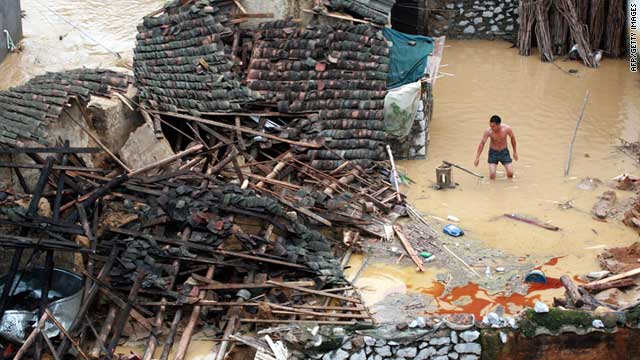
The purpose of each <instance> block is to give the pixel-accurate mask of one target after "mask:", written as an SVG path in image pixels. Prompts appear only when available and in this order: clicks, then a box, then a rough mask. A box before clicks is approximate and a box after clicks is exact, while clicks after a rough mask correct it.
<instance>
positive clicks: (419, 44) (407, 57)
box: [384, 28, 433, 89]
mask: <svg viewBox="0 0 640 360" xmlns="http://www.w3.org/2000/svg"><path fill="white" fill-rule="evenodd" d="M384 37H385V38H386V39H387V41H391V42H392V43H393V46H392V47H391V50H390V52H389V75H388V76H387V88H389V89H392V88H395V87H398V86H401V85H405V84H409V83H412V82H416V81H418V80H419V79H420V78H421V77H423V76H424V70H425V68H426V67H427V60H428V58H429V55H431V53H432V52H433V38H430V37H428V36H421V35H409V34H405V33H401V32H399V31H396V30H393V29H390V28H385V29H384Z"/></svg>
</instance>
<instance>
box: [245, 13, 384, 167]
mask: <svg viewBox="0 0 640 360" xmlns="http://www.w3.org/2000/svg"><path fill="white" fill-rule="evenodd" d="M388 64H389V48H388V46H387V43H386V41H385V39H384V37H383V35H382V33H381V31H380V30H379V29H377V28H375V27H373V26H370V25H367V24H358V25H351V24H348V23H338V24H336V25H333V26H330V25H319V26H308V27H307V28H306V29H300V28H299V24H298V23H296V22H295V21H292V20H290V19H287V20H279V21H272V22H266V23H262V24H260V26H259V29H258V31H257V32H256V44H255V47H254V50H253V54H252V57H251V62H250V64H249V71H248V75H247V81H248V86H249V88H250V89H251V90H252V91H254V92H256V93H257V94H258V95H260V96H261V97H263V98H264V101H265V102H267V103H269V102H270V103H272V104H273V105H274V106H275V105H277V108H278V111H280V112H284V113H313V115H311V116H310V119H309V120H308V121H306V123H307V124H309V125H310V126H308V127H307V129H306V135H307V136H308V137H317V136H322V137H324V138H325V139H326V140H327V141H326V145H327V147H328V148H330V149H327V150H321V149H314V150H310V151H309V152H308V155H309V160H311V164H312V165H313V166H315V167H317V168H322V169H333V168H335V167H337V166H338V165H339V164H340V163H342V158H344V159H347V160H352V161H354V162H356V163H359V164H361V165H367V164H368V163H369V162H370V161H371V160H380V159H382V158H383V157H384V152H383V151H382V150H381V149H382V146H383V145H384V141H385V139H386V133H385V131H384V124H383V119H384V97H385V95H386V93H387V92H386V88H387V74H388V71H389V65H388Z"/></svg>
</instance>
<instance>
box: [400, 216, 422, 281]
mask: <svg viewBox="0 0 640 360" xmlns="http://www.w3.org/2000/svg"><path fill="white" fill-rule="evenodd" d="M393 231H395V233H396V235H397V236H398V238H399V239H400V242H401V243H402V246H404V249H405V250H406V251H407V254H409V257H410V258H411V260H412V261H413V262H414V263H415V264H416V266H417V267H418V271H420V272H424V266H423V265H422V260H421V259H420V257H419V256H418V253H416V250H415V249H414V248H413V246H411V243H409V240H408V239H407V237H406V236H405V235H404V233H403V232H402V229H401V228H400V226H398V225H393Z"/></svg>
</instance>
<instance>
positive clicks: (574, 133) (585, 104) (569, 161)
mask: <svg viewBox="0 0 640 360" xmlns="http://www.w3.org/2000/svg"><path fill="white" fill-rule="evenodd" d="M588 99H589V90H587V93H586V94H585V95H584V101H583V102H582V109H580V116H579V117H578V121H577V122H576V127H575V129H573V136H572V137H571V144H570V145H569V155H568V156H567V162H566V164H565V166H564V176H569V167H570V166H571V156H572V155H573V143H574V142H575V141H576V135H577V134H578V127H579V126H580V122H582V117H583V115H584V109H585V107H586V106H587V100H588Z"/></svg>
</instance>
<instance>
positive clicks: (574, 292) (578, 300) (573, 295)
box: [560, 275, 584, 307]
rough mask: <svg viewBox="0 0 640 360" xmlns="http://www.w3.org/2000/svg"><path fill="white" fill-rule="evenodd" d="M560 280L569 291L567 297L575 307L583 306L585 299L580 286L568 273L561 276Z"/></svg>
mask: <svg viewBox="0 0 640 360" xmlns="http://www.w3.org/2000/svg"><path fill="white" fill-rule="evenodd" d="M560 282H561V283H562V285H563V286H564V288H565V289H566V291H567V297H568V298H569V300H571V303H572V304H573V305H574V306H575V307H582V305H584V301H583V300H582V294H580V291H578V287H577V286H576V284H574V283H573V281H572V280H571V278H570V277H568V276H567V275H562V276H560Z"/></svg>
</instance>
